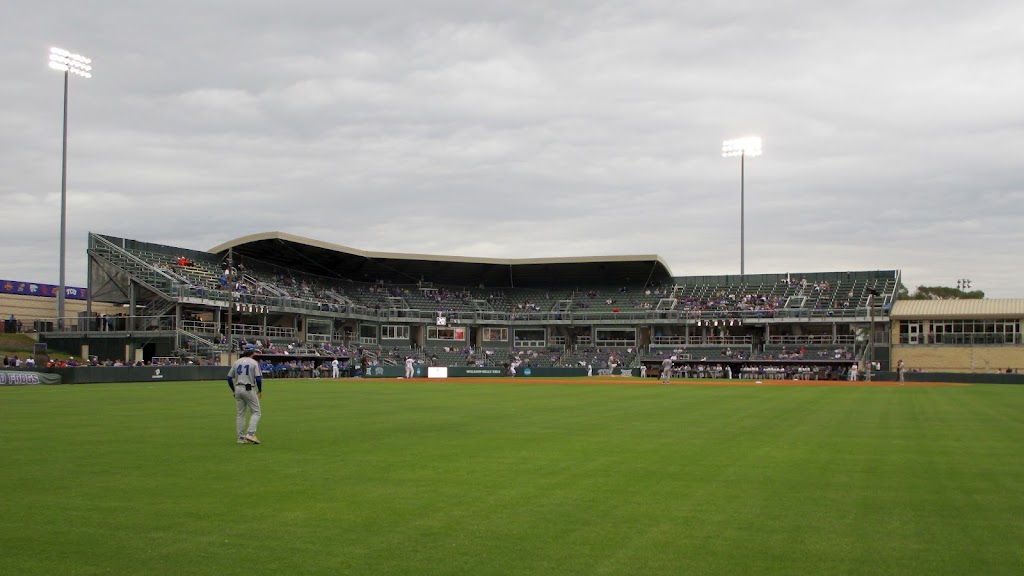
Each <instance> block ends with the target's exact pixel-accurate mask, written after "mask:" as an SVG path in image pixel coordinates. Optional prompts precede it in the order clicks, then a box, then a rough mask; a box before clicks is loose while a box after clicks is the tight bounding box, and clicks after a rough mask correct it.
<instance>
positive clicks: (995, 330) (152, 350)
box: [3, 232, 1024, 379]
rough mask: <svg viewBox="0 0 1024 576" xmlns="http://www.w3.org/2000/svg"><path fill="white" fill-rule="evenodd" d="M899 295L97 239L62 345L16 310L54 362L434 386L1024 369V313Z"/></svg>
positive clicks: (807, 279)
mask: <svg viewBox="0 0 1024 576" xmlns="http://www.w3.org/2000/svg"><path fill="white" fill-rule="evenodd" d="M899 286H900V272H899V271H898V270H880V271H836V272H809V273H793V272H782V273H778V274H748V275H742V276H740V275H724V276H677V275H675V274H673V272H672V271H671V270H670V269H669V268H668V266H667V265H666V264H665V262H664V261H663V260H662V258H660V257H659V256H657V255H636V256H603V257H600V256H598V257H572V258H543V259H494V258H469V257H460V256H433V255H423V254H396V253H385V252H370V251H365V250H359V249H355V248H350V247H345V246H340V245H335V244H330V243H326V242H322V241H318V240H312V239H308V238H302V237H299V236H294V235H290V234H286V233H281V232H268V233H263V234H255V235H251V236H246V237H243V238H238V239H236V240H232V241H229V242H226V243H224V244H221V245H219V246H216V247H214V248H212V249H211V250H209V251H207V252H202V251H196V250H190V249H184V248H180V247H174V246H167V245H161V244H154V243H149V242H144V241H139V240H131V239H126V238H119V237H114V236H108V235H101V234H95V233H91V234H90V235H89V245H88V287H87V288H86V289H85V290H82V291H80V292H84V294H85V296H84V298H79V299H70V300H68V303H69V305H68V310H69V311H71V312H72V313H74V314H75V317H73V318H68V319H66V321H65V328H64V330H55V329H54V327H55V326H56V325H57V323H56V322H55V319H54V318H53V316H52V307H53V304H52V300H50V301H49V302H48V305H49V308H50V313H49V314H46V313H44V312H45V309H46V307H47V306H46V305H45V304H40V301H42V302H47V301H46V299H45V298H38V297H37V298H32V297H31V296H23V295H17V296H14V295H10V296H4V302H3V305H4V308H3V309H4V310H12V309H13V310H15V311H16V312H17V313H18V317H19V318H21V319H22V321H21V323H20V326H21V327H22V328H23V329H24V331H26V332H32V333H34V334H36V335H37V337H38V338H39V340H40V341H41V342H44V343H46V344H47V346H49V347H50V349H55V350H60V351H64V352H66V353H68V354H72V355H75V356H81V357H85V358H93V359H94V361H95V362H99V363H104V362H106V361H112V360H122V361H125V362H127V363H143V364H146V363H175V364H177V363H195V364H226V363H227V362H228V361H229V359H230V358H231V355H232V353H233V352H235V351H237V350H238V347H239V346H240V345H242V344H254V345H256V346H258V347H259V348H260V351H261V356H262V357H264V358H266V359H268V361H272V362H273V361H277V362H280V361H282V360H283V361H293V360H294V361H298V362H300V363H303V362H304V363H306V364H307V367H311V368H312V371H310V372H309V374H310V375H311V374H314V373H315V372H313V371H315V370H316V369H317V366H320V365H323V363H324V362H325V361H329V360H330V359H333V358H335V357H337V358H340V359H342V360H346V361H348V362H349V363H350V366H351V367H352V368H353V369H354V370H356V371H358V370H360V369H362V368H365V366H361V365H360V364H359V362H361V361H363V359H364V358H367V359H368V362H369V363H370V365H371V366H374V367H383V368H384V369H380V370H376V371H377V373H379V374H391V373H392V372H391V371H389V370H388V369H387V367H389V366H390V367H395V369H397V367H398V366H399V365H400V364H402V362H403V361H404V359H405V358H406V357H407V356H413V357H414V358H415V359H416V360H417V362H418V363H419V364H418V365H419V366H420V368H419V369H418V371H417V374H418V375H420V374H423V373H425V371H426V367H428V366H475V367H489V368H494V369H498V368H501V371H498V373H505V372H504V371H505V370H507V368H508V367H509V366H510V365H515V366H520V367H523V368H531V369H533V370H534V371H536V370H544V369H550V368H559V369H569V368H572V369H577V370H580V371H582V370H586V371H587V373H594V374H597V373H621V372H626V373H632V374H638V373H639V368H640V367H641V366H643V365H646V366H647V367H649V368H652V369H656V368H657V367H658V366H659V365H660V363H661V360H662V359H664V358H665V357H666V356H671V357H673V358H674V359H675V362H674V366H675V369H676V372H677V374H678V375H679V376H688V377H730V376H731V377H734V378H740V377H750V378H788V377H803V378H816V379H820V378H829V379H834V378H845V377H846V376H847V374H848V370H849V369H850V368H851V367H852V366H853V365H854V364H857V365H858V366H859V370H860V372H861V374H862V375H863V373H864V371H865V370H866V369H867V367H868V366H869V365H873V366H875V368H876V370H880V371H883V372H885V371H888V370H889V369H890V367H892V366H893V365H895V363H896V360H897V359H900V358H902V359H903V360H904V362H905V363H906V366H907V367H908V368H909V369H910V370H921V371H926V372H937V371H943V372H996V371H999V372H1004V371H1005V370H1006V369H1007V368H1010V369H1019V367H1020V366H1021V365H1022V364H1024V344H1022V341H1021V331H1020V326H1021V319H1022V317H1024V299H1018V300H978V301H971V300H963V301H960V300H954V301H907V300H903V301H898V302H897V293H898V288H899ZM79 295H80V296H81V294H79ZM43 296H45V295H43ZM51 298H52V295H51ZM12 299H17V300H12ZM26 320H27V322H26ZM872 328H873V329H872ZM872 343H873V346H872ZM521 373H522V371H521V372H520V374H521ZM862 377H863V376H862Z"/></svg>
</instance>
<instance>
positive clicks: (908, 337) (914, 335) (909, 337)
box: [900, 320, 934, 344]
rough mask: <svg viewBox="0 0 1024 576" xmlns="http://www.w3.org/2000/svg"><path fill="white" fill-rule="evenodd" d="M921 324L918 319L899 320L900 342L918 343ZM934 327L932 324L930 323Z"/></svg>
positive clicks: (919, 341)
mask: <svg viewBox="0 0 1024 576" xmlns="http://www.w3.org/2000/svg"><path fill="white" fill-rule="evenodd" d="M921 324H922V322H919V321H912V320H904V321H902V322H900V344H920V343H921V334H922V330H921ZM932 326H933V327H934V324H932Z"/></svg>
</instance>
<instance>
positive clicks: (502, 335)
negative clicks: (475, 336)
mask: <svg viewBox="0 0 1024 576" xmlns="http://www.w3.org/2000/svg"><path fill="white" fill-rule="evenodd" d="M494 341H500V342H508V328H484V342H494Z"/></svg>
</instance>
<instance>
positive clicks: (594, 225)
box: [0, 0, 1024, 297]
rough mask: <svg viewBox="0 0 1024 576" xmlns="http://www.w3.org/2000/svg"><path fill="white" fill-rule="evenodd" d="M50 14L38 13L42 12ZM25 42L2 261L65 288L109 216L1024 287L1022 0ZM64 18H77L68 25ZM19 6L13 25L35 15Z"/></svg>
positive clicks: (353, 20)
mask: <svg viewBox="0 0 1024 576" xmlns="http://www.w3.org/2000/svg"><path fill="white" fill-rule="evenodd" d="M37 4H38V3H37ZM13 13H14V16H15V17H14V18H11V19H9V20H8V22H7V23H6V24H5V28H4V29H3V30H2V32H3V33H2V34H0V48H3V49H2V50H0V66H2V67H3V69H4V70H5V71H6V74H5V82H4V84H3V85H0V101H2V102H3V103H4V105H3V106H2V107H0V151H2V154H0V174H3V176H4V177H3V178H2V179H0V197H2V198H3V201H4V206H5V209H6V210H5V213H7V214H8V215H10V216H12V217H10V218H8V222H7V226H5V228H4V232H3V234H4V240H5V241H4V242H2V243H0V244H2V246H0V261H2V262H4V269H5V272H4V273H3V274H2V276H4V277H8V278H14V279H21V280H29V281H36V282H50V283H56V280H57V232H58V226H59V221H58V216H59V191H60V136H61V134H60V128H61V126H60V123H61V118H60V110H61V100H62V92H61V79H60V75H59V74H57V73H54V72H52V71H51V70H48V69H47V68H46V66H45V58H46V50H47V47H48V46H49V45H50V43H55V44H58V45H62V46H64V47H66V48H68V49H71V50H77V51H81V52H83V53H85V54H87V55H89V56H91V57H92V58H93V59H94V60H95V63H96V75H95V77H94V78H93V79H90V80H87V81H81V82H80V81H77V80H80V79H73V81H72V86H71V94H70V114H71V116H70V119H71V122H70V146H69V198H68V214H69V220H68V231H69V249H68V254H69V259H68V271H69V274H68V281H69V284H72V285H82V284H84V282H85V261H86V260H85V256H84V254H85V238H86V233H87V232H88V231H96V232H102V233H109V234H115V235H122V236H127V237H133V238H138V239H142V240H149V241H154V242H163V243H168V244H172V245H179V246H183V247H188V248H196V249H207V248H209V247H211V246H213V245H216V244H219V243H221V242H223V241H225V240H227V239H229V238H233V237H236V236H241V235H245V234H250V233H254V232H261V231H268V230H283V231H287V232H291V233H295V234H300V235H303V236H309V237H314V238H319V239H323V240H326V241H330V242H336V243H339V244H345V245H349V246H354V247H359V248H364V249H370V250H392V251H401V252H426V253H439V254H460V255H475V256H496V257H530V256H566V255H605V254H649V253H657V254H660V255H662V256H663V257H664V258H665V259H666V260H667V261H668V262H669V264H670V265H671V266H672V268H673V271H674V272H676V273H677V274H718V273H735V272H737V271H738V267H739V263H738V260H739V246H738V244H739V162H738V160H736V159H723V158H721V157H720V155H719V154H718V149H719V145H720V142H721V140H722V139H724V138H730V137H735V136H740V135H744V134H746V133H748V132H756V133H759V134H760V135H762V136H763V137H764V138H765V155H764V156H763V157H761V158H756V159H751V160H749V161H748V163H747V186H746V201H745V207H746V218H747V225H746V239H747V243H746V252H747V253H746V265H747V271H748V272H753V273H769V272H786V271H813V270H842V269H887V268H900V269H902V270H904V276H905V280H906V282H907V283H908V284H909V285H910V286H911V287H913V286H916V285H918V284H944V285H951V284H953V283H954V282H955V280H956V279H957V278H961V277H969V278H972V279H973V280H974V286H976V287H977V288H980V289H983V290H985V291H986V292H987V293H988V294H989V295H991V296H1002V297H1009V296H1017V295H1019V294H1020V290H1019V288H1018V286H1017V284H1018V278H1017V277H1016V275H1015V274H1014V272H1013V266H1012V264H1011V263H1012V262H1015V261H1016V260H1017V259H1019V258H1018V257H1017V255H1016V252H1017V251H1018V247H1019V246H1021V245H1022V244H1024V234H1022V233H1021V231H1020V227H1019V221H1020V219H1021V216H1022V215H1024V209H1022V208H1021V206H1022V202H1021V201H1022V200H1024V186H1022V184H1021V182H1022V178H1021V170H1020V168H1019V158H1020V157H1021V154H1022V152H1024V137H1022V136H1024V109H1022V108H1021V106H1020V104H1019V103H1020V102H1021V101H1022V100H1024V64H1022V60H1021V59H1020V58H1019V54H1020V53H1021V52H1022V48H1024V40H1022V39H1021V37H1020V35H1019V34H1018V33H1017V31H1016V27H1017V26H1016V23H1018V22H1020V21H1024V8H1021V7H1019V6H1018V3H1014V2H1009V1H994V0H993V1H989V2H983V3H980V4H978V3H975V4H963V3H955V2H940V3H935V2H927V3H926V2H923V1H913V0H911V1H905V2H897V3H893V2H880V1H861V2H851V3H844V4H843V5H842V6H832V5H827V6H826V5H820V4H818V3H813V2H807V1H797V0H790V1H785V2H773V3H770V4H765V3H757V2H733V3H729V5H727V6H717V5H708V4H707V3H699V2H668V1H654V0H647V1H640V2H624V1H622V2H617V1H613V2H604V3H600V4H595V3H591V2H582V1H578V2H557V3H552V2H540V1H535V2H489V3H481V2H472V1H469V0H465V1H462V0H447V1H443V0H438V1H427V2H408V1H404V2H403V1H399V0H384V1H378V2H374V3H356V2H341V3H323V2H311V1H299V2H292V3H289V5H288V8H287V9H285V8H283V7H282V5H281V4H280V3H278V2H269V1H265V0H261V1H253V2H245V3H242V2H226V1H221V2H194V1H193V2H188V1H186V2H179V3H176V4H174V5H173V6H171V5H166V4H156V3H148V2H140V3H129V4H124V3H114V2H93V3H89V6H85V5H83V4H81V3H72V2H65V1H63V0H62V1H58V2H53V3H47V4H46V5H34V4H23V5H19V6H17V7H15V8H13ZM58 16H60V17H58ZM15 22H16V23H17V24H16V25H13V23H15Z"/></svg>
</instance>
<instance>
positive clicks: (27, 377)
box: [0, 370, 60, 386]
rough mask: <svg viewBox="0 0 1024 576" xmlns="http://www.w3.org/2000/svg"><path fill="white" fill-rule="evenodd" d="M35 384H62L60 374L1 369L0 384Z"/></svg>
mask: <svg viewBox="0 0 1024 576" xmlns="http://www.w3.org/2000/svg"><path fill="white" fill-rule="evenodd" d="M33 384H60V375H58V374H43V373H40V372H21V371H15V370H0V386H31V385H33Z"/></svg>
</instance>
